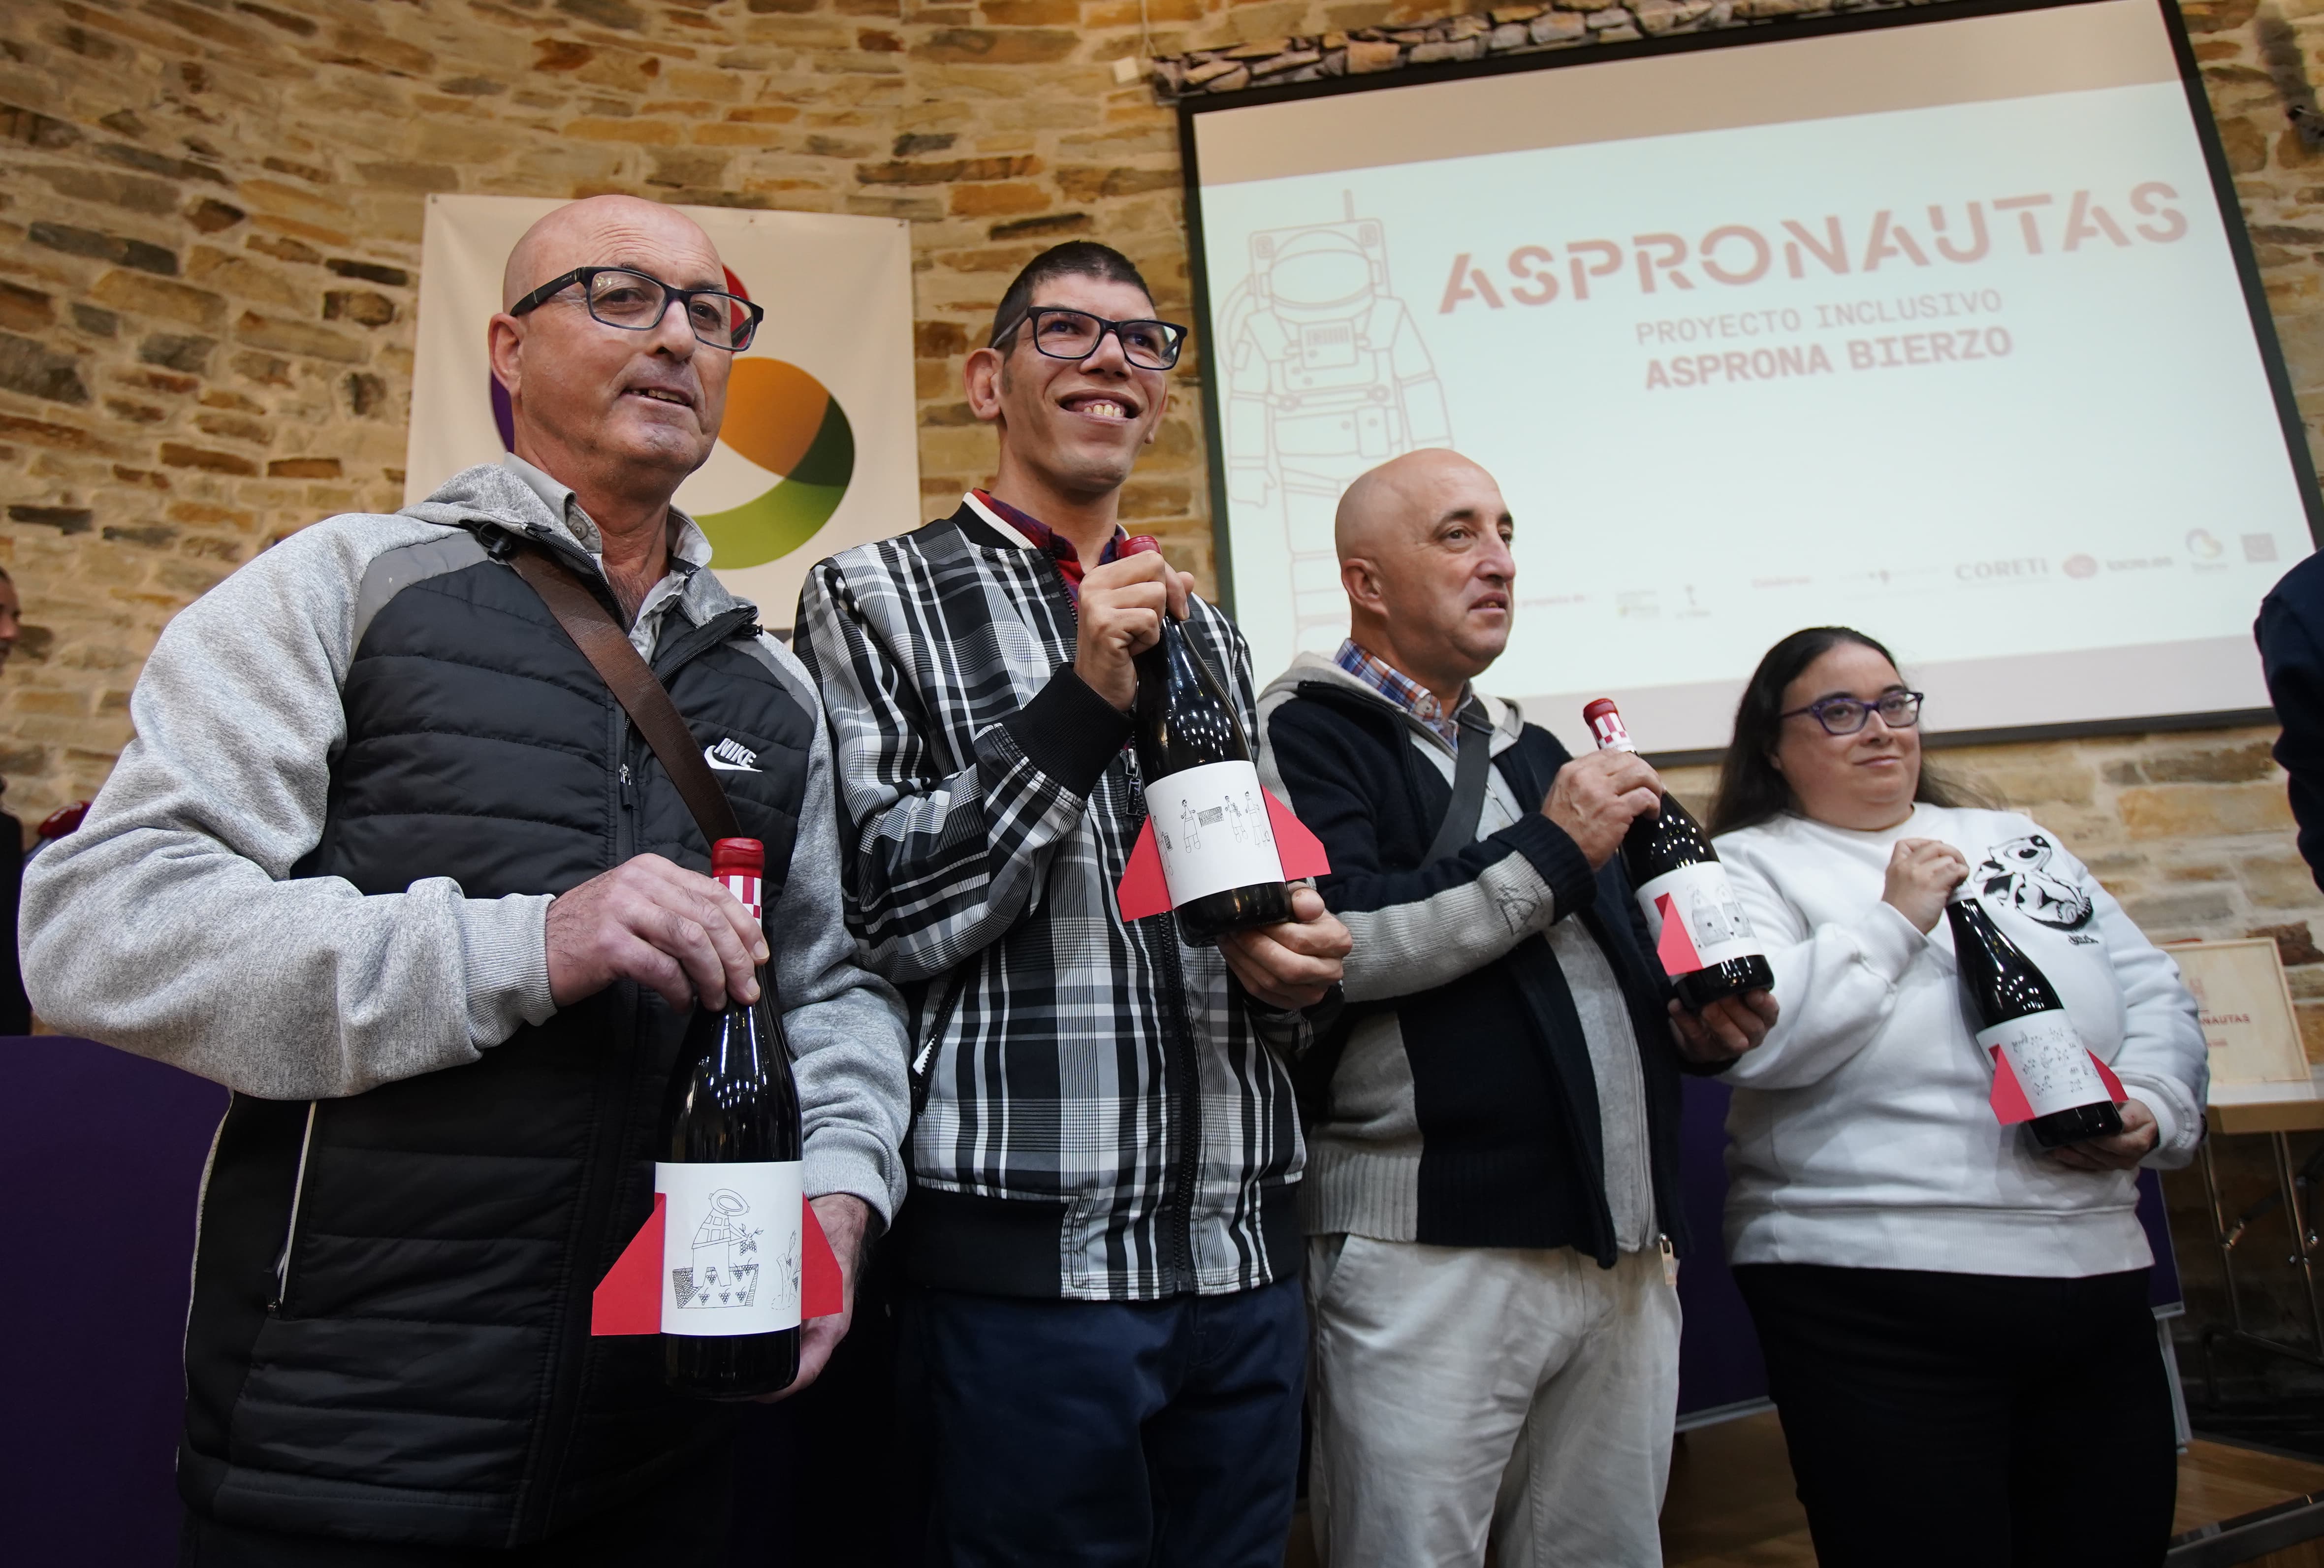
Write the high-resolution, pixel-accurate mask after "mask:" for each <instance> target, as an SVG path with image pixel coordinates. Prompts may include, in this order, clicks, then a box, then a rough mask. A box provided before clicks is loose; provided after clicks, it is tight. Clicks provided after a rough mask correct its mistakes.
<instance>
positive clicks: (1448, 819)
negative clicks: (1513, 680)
mask: <svg viewBox="0 0 2324 1568" xmlns="http://www.w3.org/2000/svg"><path fill="white" fill-rule="evenodd" d="M1484 708H1485V705H1484V704H1482V703H1480V702H1479V701H1478V700H1477V699H1476V698H1475V697H1473V696H1471V698H1470V699H1469V700H1468V701H1467V702H1465V703H1463V704H1462V706H1461V711H1460V712H1459V713H1457V714H1456V715H1453V716H1454V717H1455V718H1456V719H1457V720H1459V722H1460V725H1461V751H1460V756H1459V759H1458V760H1457V761H1455V762H1454V763H1453V764H1452V804H1451V805H1450V806H1448V807H1445V808H1444V821H1443V824H1442V825H1441V826H1439V827H1438V828H1437V829H1436V842H1435V843H1434V844H1430V845H1429V846H1428V853H1426V854H1425V855H1423V856H1422V857H1421V860H1420V863H1421V864H1422V865H1429V864H1432V863H1434V862H1437V861H1440V860H1443V858H1444V857H1445V856H1446V855H1448V854H1458V853H1461V851H1462V848H1463V847H1464V846H1465V845H1468V844H1473V843H1475V842H1476V838H1477V819H1478V817H1479V816H1481V815H1483V813H1484V809H1485V785H1486V775H1487V774H1488V773H1489V772H1490V771H1491V769H1492V760H1493V756H1492V753H1493V730H1492V726H1491V725H1490V724H1487V723H1486V722H1485V711H1484Z"/></svg>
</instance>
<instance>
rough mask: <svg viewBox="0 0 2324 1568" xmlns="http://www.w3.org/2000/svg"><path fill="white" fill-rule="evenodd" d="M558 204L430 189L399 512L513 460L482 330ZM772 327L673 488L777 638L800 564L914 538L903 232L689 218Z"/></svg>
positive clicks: (783, 218) (863, 220) (906, 240)
mask: <svg viewBox="0 0 2324 1568" xmlns="http://www.w3.org/2000/svg"><path fill="white" fill-rule="evenodd" d="M564 205H565V204H564V203H563V202H560V201H553V200H543V199H536V198H530V197H517V196H431V197H429V198H428V226H427V230H426V233H425V235H424V236H423V238H422V240H421V243H420V322H419V355H418V363H417V364H416V365H415V367H414V369H413V373H412V390H411V438H410V447H409V449H408V451H407V454H406V457H405V460H404V482H403V496H404V502H405V503H406V504H407V505H408V504H410V503H412V502H415V501H421V500H425V499H426V498H427V497H428V495H429V493H431V492H432V491H434V490H435V488H436V487H437V486H438V484H442V483H443V482H444V481H445V480H446V479H447V478H449V477H451V476H452V475H454V474H457V473H458V472H459V471H460V470H461V469H463V468H466V467H470V466H474V465H475V464H478V463H495V462H498V461H499V460H500V458H501V457H502V455H503V453H504V452H505V451H506V450H507V449H508V446H507V443H508V439H509V423H508V403H507V400H506V398H505V397H504V396H496V395H495V393H496V392H497V386H496V383H494V382H493V376H492V367H491V364H490V361H489V359H488V358H487V355H486V353H485V338H484V327H485V323H486V322H488V321H489V320H491V319H492V317H493V312H495V311H497V310H498V309H500V305H501V269H502V266H503V264H504V263H506V262H507V260H508V254H509V252H510V250H511V249H512V247H514V245H515V244H516V242H517V240H518V238H519V237H520V236H521V235H523V233H524V231H525V230H526V229H528V228H530V227H531V226H532V225H533V224H534V223H535V222H537V221H538V220H539V218H540V217H541V216H542V215H543V214H545V213H549V212H551V211H554V210H555V209H556V208H559V207H562V206H564ZM678 211H680V212H683V213H685V214H686V215H687V217H691V218H692V219H694V221H695V222H696V223H698V224H700V225H701V226H703V228H704V229H705V231H707V232H708V234H709V235H710V238H711V242H712V243H713V244H715V245H716V246H717V247H718V254H719V256H720V257H721V258H722V259H723V260H724V262H725V263H726V270H727V273H728V276H729V283H728V286H729V287H730V288H733V289H735V290H736V291H738V292H740V293H742V294H743V295H745V296H746V297H748V298H749V299H752V300H756V301H757V302H758V303H759V304H761V305H762V306H764V307H765V308H766V311H767V318H766V320H765V321H764V322H763V323H761V326H760V327H759V335H758V338H757V340H756V341H754V342H753V343H752V345H751V347H750V349H749V351H748V352H746V353H744V354H743V355H741V356H740V357H739V358H738V359H737V361H736V362H735V365H734V374H733V381H732V382H731V383H729V385H728V388H727V393H726V419H725V424H724V428H723V429H721V430H720V431H719V437H718V445H717V446H716V447H715V448H714V449H713V450H712V452H711V455H710V460H709V461H708V462H706V463H705V464H704V465H703V466H702V467H701V469H700V470H699V471H698V472H696V474H695V475H694V476H693V477H692V478H690V479H688V480H687V482H686V483H685V484H683V485H682V486H680V487H679V489H678V500H677V503H678V506H679V507H680V508H681V509H682V510H684V511H685V512H687V514H688V515H690V516H691V517H693V518H694V520H695V521H697V522H699V523H700V524H701V525H702V528H703V531H704V532H705V533H706V534H708V535H709V536H710V542H711V545H712V546H713V548H714V549H715V555H714V556H713V557H712V559H711V565H712V567H714V568H715V569H716V571H717V573H718V576H719V577H720V579H721V580H722V581H724V583H725V584H726V586H728V587H730V588H732V589H733V591H734V592H736V593H738V594H741V595H743V596H744V597H746V598H748V599H751V600H752V601H753V602H755V603H756V604H758V605H759V608H760V610H761V619H762V620H763V622H764V623H765V624H766V625H768V626H770V627H772V628H777V629H780V628H785V627H788V626H789V624H790V623H791V614H792V612H793V610H794V609H796V608H797V606H798V590H799V582H800V580H801V579H802V578H803V577H804V576H806V575H807V567H810V566H812V565H814V564H815V563H816V561H819V560H821V559H822V558H824V557H825V556H827V555H830V554H832V553H833V552H835V551H837V550H842V549H846V548H848V547H849V546H850V545H856V544H862V543H863V542H865V541H866V540H875V539H885V538H887V537H888V536H890V535H891V534H896V533H900V532H902V531H904V530H907V529H910V528H916V527H918V525H919V524H920V522H921V521H924V520H923V519H922V518H921V516H920V512H919V507H920V495H919V443H918V434H917V431H916V429H915V425H914V410H913V395H912V247H911V231H910V226H908V225H907V224H905V223H903V222H900V221H899V220H897V219H893V218H884V217H838V216H835V215H832V214H827V213H812V212H741V211H733V210H731V209H728V208H708V207H682V208H678Z"/></svg>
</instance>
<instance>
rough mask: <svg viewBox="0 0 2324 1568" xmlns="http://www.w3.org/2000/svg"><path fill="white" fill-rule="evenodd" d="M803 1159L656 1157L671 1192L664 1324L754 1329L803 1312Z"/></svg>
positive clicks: (699, 1329)
mask: <svg viewBox="0 0 2324 1568" xmlns="http://www.w3.org/2000/svg"><path fill="white" fill-rule="evenodd" d="M802 1169H803V1167H801V1166H800V1165H799V1163H798V1161H796V1160H792V1161H783V1162H776V1161H752V1162H738V1163H733V1164H722V1165H673V1164H657V1165H656V1166H655V1167H654V1190H655V1191H656V1192H659V1193H661V1194H664V1197H665V1199H666V1204H667V1206H666V1209H665V1212H664V1216H663V1225H662V1274H663V1278H664V1288H663V1293H662V1305H661V1332H662V1333H675V1334H700V1335H721V1334H752V1333H770V1332H772V1331H773V1330H776V1329H785V1328H790V1327H793V1326H795V1325H796V1324H798V1321H799V1273H800V1264H801V1261H802V1259H803V1258H804V1256H805V1254H804V1252H803V1250H802V1248H803V1245H804V1243H803V1239H802V1237H801V1235H800V1222H801V1215H800V1202H801V1200H800V1193H801V1187H802V1181H801V1176H802Z"/></svg>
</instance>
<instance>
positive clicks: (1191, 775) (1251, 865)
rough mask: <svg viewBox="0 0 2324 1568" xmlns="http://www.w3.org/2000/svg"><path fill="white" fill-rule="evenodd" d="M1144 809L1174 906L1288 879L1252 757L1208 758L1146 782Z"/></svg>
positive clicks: (1163, 879) (1174, 907) (1172, 906)
mask: <svg viewBox="0 0 2324 1568" xmlns="http://www.w3.org/2000/svg"><path fill="white" fill-rule="evenodd" d="M1146 810H1147V813H1148V816H1150V817H1151V819H1152V821H1153V823H1154V843H1155V847H1157V849H1159V850H1160V851H1161V852H1162V881H1164V883H1166V884H1167V886H1168V888H1169V890H1170V907H1171V908H1172V909H1177V908H1179V907H1180V906H1181V905H1185V904H1190V903H1192V902H1194V900H1195V899H1200V898H1206V897H1208V896H1209V895H1210V894H1212V893H1222V892H1224V891H1226V890H1228V889H1229V888H1247V887H1249V886H1250V884H1251V883H1253V882H1279V881H1282V880H1283V860H1282V857H1281V856H1279V855H1278V854H1277V853H1276V849H1275V827H1274V825H1273V824H1271V823H1269V822H1268V819H1267V796H1266V794H1265V793H1264V792H1263V791H1262V790H1260V789H1259V770H1258V769H1257V768H1254V767H1252V766H1251V765H1250V763H1249V762H1205V763H1204V764H1203V766H1201V767H1199V768H1188V769H1186V770H1185V771H1183V772H1178V773H1172V774H1170V775H1169V776H1167V778H1162V779H1154V780H1152V781H1151V782H1149V783H1148V785H1147V786H1146Z"/></svg>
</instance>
